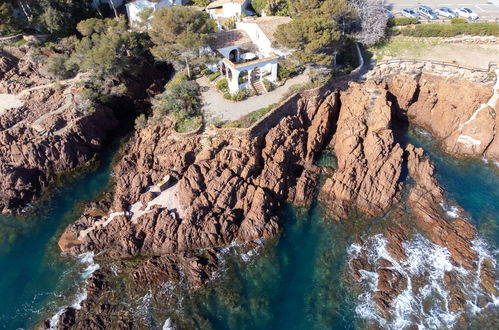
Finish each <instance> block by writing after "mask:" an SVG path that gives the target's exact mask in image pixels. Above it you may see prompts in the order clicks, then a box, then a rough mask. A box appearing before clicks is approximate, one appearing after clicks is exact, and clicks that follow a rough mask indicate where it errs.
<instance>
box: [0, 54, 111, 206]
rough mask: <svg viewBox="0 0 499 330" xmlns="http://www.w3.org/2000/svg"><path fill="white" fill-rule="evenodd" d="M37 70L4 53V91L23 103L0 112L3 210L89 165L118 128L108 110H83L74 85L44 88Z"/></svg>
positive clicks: (0, 68) (0, 83)
mask: <svg viewBox="0 0 499 330" xmlns="http://www.w3.org/2000/svg"><path fill="white" fill-rule="evenodd" d="M38 69H39V68H38V66H37V64H35V63H34V62H33V61H31V60H30V58H29V57H28V55H27V54H26V53H25V52H24V51H23V50H20V49H15V48H12V49H7V50H5V51H3V52H2V53H1V54H0V93H6V94H9V95H11V96H14V94H17V96H16V98H17V99H18V100H19V102H20V104H21V105H20V106H19V104H16V105H15V107H14V108H5V109H0V164H1V165H0V174H1V177H2V182H1V183H0V191H1V193H0V212H15V211H18V210H19V209H20V208H22V207H24V206H25V205H26V204H27V203H28V202H30V201H32V200H33V199H35V198H36V197H38V195H39V194H40V191H41V189H42V187H43V186H45V185H47V184H48V183H49V182H50V181H51V180H52V179H53V178H54V176H56V175H58V174H61V173H64V172H67V171H69V170H72V169H75V168H77V167H79V166H83V165H85V164H87V163H88V162H89V161H90V160H91V159H92V158H93V157H94V156H95V154H96V152H98V151H99V150H100V149H101V148H102V146H103V143H104V141H105V139H106V136H107V134H108V132H109V131H110V130H112V129H113V128H115V127H116V126H117V125H118V121H117V120H116V118H115V116H114V114H113V111H112V110H111V109H109V108H108V107H105V106H102V105H96V106H95V107H94V108H93V109H92V111H85V110H83V109H82V107H81V106H80V105H81V103H82V100H81V99H79V97H78V96H77V94H78V90H77V89H76V88H75V87H73V85H68V86H57V87H49V86H48V85H47V87H45V85H46V84H50V83H51V82H50V81H49V79H46V78H44V77H42V76H40V75H39V74H38ZM5 106H6V107H8V105H5Z"/></svg>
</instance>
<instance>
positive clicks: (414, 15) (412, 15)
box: [400, 8, 419, 18]
mask: <svg viewBox="0 0 499 330" xmlns="http://www.w3.org/2000/svg"><path fill="white" fill-rule="evenodd" d="M400 14H401V15H402V16H404V17H410V18H419V15H418V14H417V13H416V12H415V11H414V10H412V9H409V8H404V9H402V10H401V11H400Z"/></svg>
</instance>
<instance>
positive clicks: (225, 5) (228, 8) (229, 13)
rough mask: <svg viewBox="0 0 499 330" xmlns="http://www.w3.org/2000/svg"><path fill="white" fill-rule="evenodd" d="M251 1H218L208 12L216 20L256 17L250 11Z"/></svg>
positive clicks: (209, 7) (213, 3)
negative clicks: (244, 16)
mask: <svg viewBox="0 0 499 330" xmlns="http://www.w3.org/2000/svg"><path fill="white" fill-rule="evenodd" d="M249 4H251V0H216V1H213V2H212V3H210V4H209V5H208V6H207V7H206V11H207V12H208V14H210V16H211V18H213V19H215V20H220V19H228V18H232V17H236V18H239V17H242V16H243V14H244V15H246V16H250V15H254V13H253V12H252V11H250V10H248V5H249Z"/></svg>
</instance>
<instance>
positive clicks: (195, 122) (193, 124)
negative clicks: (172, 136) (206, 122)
mask: <svg viewBox="0 0 499 330" xmlns="http://www.w3.org/2000/svg"><path fill="white" fill-rule="evenodd" d="M202 123H203V117H202V116H195V117H188V118H185V119H184V120H181V121H177V123H176V124H175V130H176V131H177V132H179V133H187V132H191V131H193V130H195V129H196V128H198V127H199V126H200V125H201V124H202Z"/></svg>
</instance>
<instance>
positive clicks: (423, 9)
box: [417, 6, 438, 19]
mask: <svg viewBox="0 0 499 330" xmlns="http://www.w3.org/2000/svg"><path fill="white" fill-rule="evenodd" d="M417 11H418V14H419V15H421V16H423V17H426V18H427V19H437V18H438V15H437V14H435V12H434V11H433V10H432V9H431V8H430V7H428V6H420V7H418V9H417Z"/></svg>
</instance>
